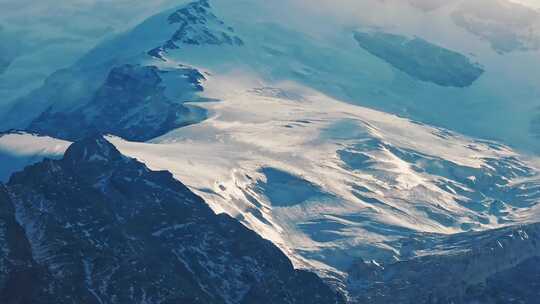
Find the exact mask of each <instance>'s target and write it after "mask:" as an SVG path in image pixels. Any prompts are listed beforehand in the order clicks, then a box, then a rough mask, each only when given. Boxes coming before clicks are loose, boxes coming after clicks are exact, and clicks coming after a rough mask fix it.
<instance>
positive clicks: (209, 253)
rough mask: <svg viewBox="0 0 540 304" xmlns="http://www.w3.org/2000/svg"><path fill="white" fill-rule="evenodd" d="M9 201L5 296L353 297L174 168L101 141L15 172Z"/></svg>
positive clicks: (102, 299) (3, 197) (19, 299)
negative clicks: (299, 265)
mask: <svg viewBox="0 0 540 304" xmlns="http://www.w3.org/2000/svg"><path fill="white" fill-rule="evenodd" d="M0 204H1V207H2V208H1V209H0V210H1V213H0V232H1V233H0V240H1V241H0V244H2V245H1V246H2V250H0V299H6V300H5V301H2V303H179V304H180V303H181V304H188V303H204V304H209V303H244V304H248V303H250V304H251V303H257V304H260V303H310V304H311V303H321V304H329V303H343V300H342V298H341V297H340V296H339V295H337V294H336V293H335V292H334V291H332V290H331V289H330V288H329V287H327V286H326V285H325V284H324V283H323V282H322V281H321V279H319V278H318V277H317V276H316V275H314V274H312V273H308V272H305V271H300V270H295V269H294V268H293V266H292V264H291V262H290V261H289V260H288V259H287V257H286V256H285V255H284V254H283V253H282V252H281V251H280V250H279V249H278V248H277V247H276V246H274V245H273V244H272V243H271V242H269V241H267V240H264V239H262V238H261V237H259V236H258V235H257V234H256V233H254V232H253V231H251V230H249V229H247V228H245V227H244V226H243V225H241V224H240V223H238V222H237V221H236V220H234V219H232V218H231V217H229V216H227V215H223V214H221V215H216V214H214V213H213V212H212V211H211V209H210V208H209V207H208V206H207V205H206V204H205V202H204V201H203V200H202V199H201V198H200V197H198V196H196V195H195V194H193V193H192V192H191V191H190V190H189V189H188V188H186V187H185V186H184V185H183V184H182V183H180V182H178V181H177V180H175V179H174V178H173V177H172V175H171V174H170V173H169V172H155V171H151V170H149V169H148V168H147V167H146V166H145V165H144V164H142V163H140V162H138V161H136V160H134V159H130V158H127V157H125V156H123V155H122V154H120V153H119V152H118V150H116V148H115V147H114V146H113V145H112V144H110V143H109V142H107V141H106V140H105V139H103V138H102V137H99V136H96V137H89V138H86V139H84V140H82V141H80V142H77V143H74V144H73V145H72V146H71V147H70V148H69V149H68V150H67V152H66V154H65V156H64V158H63V159H62V160H44V161H43V162H40V163H38V164H35V165H32V166H30V167H27V168H26V169H25V170H24V171H22V172H19V173H15V174H14V175H13V176H12V178H11V179H10V181H9V183H8V184H7V185H6V187H5V188H4V187H2V188H0ZM28 289H29V290H30V291H27V290H28Z"/></svg>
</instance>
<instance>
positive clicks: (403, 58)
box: [354, 32, 484, 87]
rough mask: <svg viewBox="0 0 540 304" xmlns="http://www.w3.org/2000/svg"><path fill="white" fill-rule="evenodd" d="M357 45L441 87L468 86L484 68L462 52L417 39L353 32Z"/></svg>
mask: <svg viewBox="0 0 540 304" xmlns="http://www.w3.org/2000/svg"><path fill="white" fill-rule="evenodd" d="M354 38H355V39H356V41H357V42H358V43H359V44H360V46H361V47H362V48H363V49H365V50H366V51H368V52H369V53H371V54H372V55H374V56H377V57H379V58H381V59H382V60H384V61H386V62H388V63H389V64H390V65H392V66H393V67H395V68H396V69H398V70H400V71H402V72H404V73H406V74H407V75H409V76H411V77H413V78H415V79H418V80H421V81H425V82H431V83H434V84H437V85H440V86H445V87H468V86H470V85H472V83H473V82H474V81H476V80H477V79H478V78H479V77H480V76H481V75H482V74H483V73H484V70H483V69H482V68H481V67H480V66H479V65H478V64H474V63H472V62H471V61H470V60H469V59H468V58H467V57H465V56H464V55H462V54H460V53H457V52H454V51H451V50H448V49H445V48H442V47H439V46H437V45H434V44H432V43H430V42H428V41H426V40H423V39H420V38H407V37H404V36H399V35H395V34H389V33H384V32H372V33H367V32H356V33H355V34H354Z"/></svg>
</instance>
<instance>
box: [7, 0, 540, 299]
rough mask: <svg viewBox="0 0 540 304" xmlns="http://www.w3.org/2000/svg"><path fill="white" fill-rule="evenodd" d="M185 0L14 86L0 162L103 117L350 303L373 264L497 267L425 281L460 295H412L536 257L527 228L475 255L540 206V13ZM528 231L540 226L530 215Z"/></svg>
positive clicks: (127, 146) (536, 215)
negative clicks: (22, 91)
mask: <svg viewBox="0 0 540 304" xmlns="http://www.w3.org/2000/svg"><path fill="white" fill-rule="evenodd" d="M180 2H182V3H181V4H180V5H179V6H178V7H177V8H174V9H171V10H167V11H165V12H163V13H160V14H158V15H155V16H153V17H150V18H149V19H147V20H146V21H144V22H143V23H141V24H140V25H138V26H136V27H135V28H133V29H132V30H130V31H128V32H126V33H124V34H122V35H119V36H118V37H116V38H114V39H111V40H108V41H105V42H103V43H102V44H101V45H99V46H98V47H97V48H95V49H93V50H92V51H90V52H89V53H88V54H87V55H86V56H84V57H83V58H82V59H81V60H80V61H79V62H77V63H76V64H75V65H73V66H72V67H70V68H68V69H64V70H60V71H58V72H56V73H54V74H53V75H51V76H50V77H49V78H48V79H47V81H46V82H45V84H44V85H43V86H42V87H41V88H39V89H38V90H36V91H34V92H32V93H31V94H29V95H28V96H26V97H24V98H21V99H20V100H19V101H18V102H17V103H16V104H15V106H14V107H13V108H12V109H11V110H10V111H9V112H8V113H7V114H6V116H5V117H4V119H3V121H2V123H1V124H2V126H3V127H4V128H5V129H8V128H18V129H23V130H26V132H27V133H25V132H9V133H6V134H5V135H3V136H1V137H0V157H2V158H4V159H9V160H10V164H9V165H6V166H2V172H0V173H1V176H2V178H7V176H9V175H10V174H11V173H13V172H14V171H17V170H19V169H22V167H23V166H24V165H26V164H29V163H33V162H36V161H39V160H40V159H42V158H43V157H48V156H49V155H51V156H53V157H60V155H61V154H62V151H63V150H64V149H65V148H66V147H67V145H68V144H69V143H68V142H67V141H74V140H79V139H81V138H85V137H87V136H88V135H91V134H92V133H95V132H97V133H102V134H110V136H108V137H107V139H108V140H109V141H110V142H112V143H113V144H114V145H115V146H116V148H118V149H119V150H120V151H121V152H122V153H123V154H125V155H128V156H131V157H135V158H137V159H138V160H139V161H141V162H144V163H145V164H146V165H147V166H148V167H149V168H151V169H153V170H168V171H171V172H172V174H173V175H174V177H176V178H177V179H178V180H181V181H182V182H183V183H185V184H186V186H187V187H189V188H190V189H191V190H192V191H193V192H195V193H196V194H198V195H200V196H201V197H202V198H204V200H205V202H206V203H208V204H209V205H210V207H211V208H212V209H213V210H214V211H215V212H216V213H227V214H229V215H230V216H232V217H234V218H236V219H238V220H239V221H241V222H242V223H243V224H244V225H245V226H247V227H248V228H251V229H253V230H254V231H256V232H257V233H259V234H260V235H261V236H263V237H264V238H266V239H269V240H271V241H272V242H273V243H275V244H276V245H278V246H279V247H280V248H281V249H282V250H283V251H284V252H285V253H286V254H287V255H288V256H289V258H290V259H291V260H292V261H293V263H294V264H295V266H296V267H300V268H308V269H310V270H314V271H316V272H317V273H318V274H319V275H321V276H322V277H324V278H325V279H326V280H327V282H330V283H331V284H333V286H334V287H336V288H337V289H338V290H339V291H341V292H343V293H344V294H345V295H347V296H348V297H349V299H350V300H351V301H359V302H360V303H363V302H364V301H366V299H367V298H369V299H371V300H372V301H373V302H372V303H384V302H385V301H386V300H387V299H388V297H393V294H392V290H387V289H384V288H383V289H381V287H380V286H379V285H377V284H375V283H374V282H372V281H373V280H375V281H376V282H379V280H381V277H383V278H384V280H388V281H387V283H388V286H394V287H395V290H402V289H403V290H404V289H407V288H408V289H407V292H414V291H415V289H416V288H417V287H418V286H421V285H423V284H425V283H426V282H425V281H423V280H422V276H425V275H431V276H433V279H434V280H436V277H437V276H440V275H441V273H440V272H437V271H440V270H441V269H447V268H445V267H450V268H451V267H454V266H456V267H458V266H459V267H461V266H462V265H473V266H474V267H472V266H471V267H472V268H467V271H469V272H470V273H473V272H475V271H477V270H478V271H479V270H486V269H489V268H490V267H492V266H493V265H495V264H500V265H503V266H504V267H503V266H501V268H500V271H495V272H492V271H491V270H490V271H484V272H481V271H479V273H478V276H477V277H474V278H473V279H471V280H470V281H467V282H466V284H464V285H460V286H459V288H458V287H457V286H454V285H455V284H454V283H455V282H453V281H443V282H441V285H440V286H433V288H431V290H439V289H440V290H443V289H445V288H446V287H448V288H450V287H452V288H454V289H445V290H446V291H445V292H451V291H452V290H454V291H455V292H456V293H455V294H453V295H456V296H458V298H456V299H452V298H448V297H444V296H443V295H442V294H440V293H439V294H437V295H435V297H433V296H432V295H430V294H429V293H428V294H423V295H422V296H425V297H424V298H423V299H424V302H423V303H447V302H448V301H453V300H455V301H461V302H463V303H467V302H466V301H475V300H478V297H481V296H482V295H484V294H485V293H486V292H489V290H493V289H496V288H497V287H498V286H499V285H497V284H498V283H496V284H495V283H494V285H493V284H492V285H489V284H487V285H485V286H484V285H483V287H485V288H487V289H481V288H480V289H475V290H476V291H478V292H477V293H472V294H470V293H465V292H464V290H465V289H466V288H469V287H471V288H476V287H478V286H477V285H476V284H480V283H485V282H488V281H489V282H492V281H490V280H499V279H500V278H502V277H504V276H505V275H508V276H515V272H516V271H520V270H519V269H521V268H520V267H531V268H532V269H536V268H534V267H538V256H540V251H539V248H538V247H537V246H536V245H534V246H529V243H527V242H526V245H524V246H525V247H526V248H527V251H524V252H522V251H521V249H522V248H524V247H522V243H520V242H508V243H504V242H503V243H504V244H502V243H501V244H502V245H504V246H502V247H504V248H508V249H504V250H503V251H504V252H502V253H500V252H496V254H494V255H493V256H491V258H490V259H488V258H486V259H485V263H484V261H483V259H484V255H485V254H486V252H488V253H489V250H488V251H485V248H493V246H492V245H493V244H495V243H496V241H499V239H500V238H501V237H502V236H501V233H502V234H505V233H507V232H508V233H510V232H512V235H515V236H519V237H521V239H522V240H525V239H527V238H524V237H522V236H523V234H521V233H520V232H519V231H521V230H520V229H522V227H521V226H518V228H515V227H513V226H515V225H524V224H528V223H533V222H538V221H539V219H540V209H539V208H540V207H538V202H539V196H540V178H539V177H538V173H539V169H540V167H539V166H540V162H539V160H538V158H537V157H536V156H535V154H534V153H535V152H537V151H538V147H540V145H539V144H538V142H537V136H538V133H539V132H538V130H537V129H538V125H539V123H538V120H539V119H538V115H539V112H538V106H539V105H538V100H539V99H538V97H539V96H540V87H539V86H538V84H537V82H536V81H537V79H538V76H540V72H539V71H540V56H539V55H540V51H539V47H540V46H539V45H538V41H539V37H540V25H539V24H538V23H537V20H540V18H537V17H539V16H540V12H538V11H536V10H534V9H531V8H527V7H525V6H521V5H518V4H515V3H510V2H508V1H503V0H497V1H489V4H488V3H487V1H483V0H475V1H462V0H455V1H427V0H409V1H397V0H388V1H380V0H366V1H360V2H354V3H353V2H352V1H343V3H340V4H343V5H338V4H337V3H336V2H335V1H320V2H319V3H317V4H318V5H309V4H310V2H308V1H301V0H298V1H284V0H283V1H282V0H277V1H272V2H266V1H241V0H232V1H219V0H214V1H208V0H198V1H194V2H188V1H180ZM486 7H489V9H485V8H486ZM248 12H249V13H248ZM299 12H302V14H303V15H302V18H299V17H298V16H299V15H298V14H299ZM321 17H325V18H326V19H324V20H325V21H326V22H324V24H322V23H321V22H320V21H318V20H320V18H321ZM426 24H427V25H429V26H426ZM32 132H33V133H32ZM34 133H35V134H34ZM21 143H24V144H22V146H23V147H24V149H25V151H22V150H20V149H21ZM23 152H24V153H23ZM11 160H13V162H11ZM508 226H512V227H509V228H507V227H508ZM497 229H503V230H497ZM505 229H506V230H505ZM523 230H524V231H528V232H527V235H530V240H532V241H531V242H536V240H537V238H538V236H537V234H536V232H535V231H537V228H536V226H534V225H531V226H525V228H523ZM478 231H479V232H478ZM501 231H502V232H501ZM529 232H530V233H529ZM481 239H488V240H495V241H493V242H491V241H490V242H486V243H483V242H480V241H479V240H481ZM476 242H479V243H480V244H481V246H479V247H478V248H480V249H478V250H477V249H476V247H475V248H472V247H474V246H473V245H474V244H475V243H476ZM490 246H491V247H490ZM471 248H472V249H471ZM506 250H508V252H507V251H506ZM456 252H459V253H460V255H458V256H457V257H456V256H455V253H456ZM464 252H465V253H464ZM470 252H472V253H470ZM462 253H463V254H462ZM479 256H480V257H479ZM478 261H480V262H478ZM439 264H444V267H443V268H437V267H435V266H436V265H439ZM423 265H429V266H430V267H426V269H425V271H417V270H418V268H422V267H423ZM433 265H435V266H433ZM524 265H525V266H524ZM431 266H433V267H431ZM464 267H465V266H464ZM411 269H412V270H414V271H413V272H414V273H412V274H410V273H409V272H408V271H409V270H411ZM412 270H411V271H412ZM504 271H507V272H504ZM388 273H390V275H388ZM409 274H410V275H411V277H408V275H409ZM531 275H534V273H532V274H531ZM404 280H405V281H408V282H411V284H410V285H402V284H401V283H403V281H404ZM366 281H368V283H366ZM497 282H498V281H497ZM532 282H533V283H534V282H535V281H534V280H533V281H532ZM445 284H446V285H445ZM452 284H454V285H452ZM490 284H491V283H490ZM449 286H450V287H449ZM486 286H487V287H486ZM527 286H529V285H527ZM534 286H535V285H534V284H533V285H531V288H533V287H534ZM464 288H465V289H464ZM489 288H492V289H489ZM486 290H487V291H486ZM505 292H508V293H507V294H506V295H507V296H508V295H511V296H514V297H516V298H520V297H521V298H523V299H531V298H533V295H531V294H528V293H527V294H524V293H523V292H522V291H521V289H513V290H510V291H508V290H506V291H505ZM512 292H513V293H512ZM371 295H377V297H372V296H371ZM378 296H381V298H378ZM469 296H470V297H469ZM475 297H477V298H475ZM490 300H494V301H495V300H497V299H496V298H494V299H490ZM410 301H411V299H410V298H409V297H405V298H404V299H403V301H402V303H409V302H410ZM444 301H447V302H444ZM464 301H465V302H464ZM461 302H460V303H461ZM448 303H450V302H448Z"/></svg>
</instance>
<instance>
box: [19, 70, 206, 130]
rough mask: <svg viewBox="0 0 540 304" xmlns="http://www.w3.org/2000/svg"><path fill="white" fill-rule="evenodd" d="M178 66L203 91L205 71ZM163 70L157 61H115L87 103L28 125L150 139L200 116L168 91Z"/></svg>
mask: <svg viewBox="0 0 540 304" xmlns="http://www.w3.org/2000/svg"><path fill="white" fill-rule="evenodd" d="M174 72H175V73H181V74H182V75H184V76H185V77H184V78H183V82H186V83H187V85H185V86H186V88H187V89H186V91H189V90H191V91H194V92H198V91H202V87H201V85H200V81H201V80H202V79H204V76H203V75H202V74H200V73H199V72H198V71H197V70H194V69H191V68H179V69H178V70H175V71H174ZM161 73H162V72H161V71H160V70H158V69H157V68H156V67H153V66H139V65H129V64H128V65H122V66H119V67H115V68H113V69H112V70H111V71H110V73H109V75H108V77H107V79H106V80H105V82H104V83H103V85H102V86H101V87H100V88H99V89H97V91H96V92H95V93H94V95H93V98H92V99H91V100H90V101H89V102H88V103H87V104H85V105H83V106H81V107H78V108H76V109H74V110H71V111H55V110H53V109H49V110H47V111H45V112H44V113H42V114H41V115H40V116H39V117H37V118H36V119H35V120H34V121H32V123H30V125H29V127H28V130H30V131H32V132H37V133H41V134H45V135H50V136H53V137H57V138H62V139H68V140H78V139H81V138H84V137H86V136H88V135H91V134H95V133H110V134H114V135H118V136H121V137H123V138H126V139H128V140H135V141H145V140H148V139H151V138H154V137H157V136H159V135H162V134H164V133H166V132H167V131H170V130H172V129H175V128H177V127H180V126H184V125H188V124H190V123H194V122H197V121H198V120H197V117H196V116H197V115H195V114H194V113H192V111H193V109H190V108H187V107H186V106H184V105H182V104H181V103H178V102H173V101H171V100H170V99H169V98H168V97H167V96H165V86H164V84H163V79H162V77H161ZM177 85H179V84H177Z"/></svg>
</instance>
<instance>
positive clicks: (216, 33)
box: [3, 0, 540, 151]
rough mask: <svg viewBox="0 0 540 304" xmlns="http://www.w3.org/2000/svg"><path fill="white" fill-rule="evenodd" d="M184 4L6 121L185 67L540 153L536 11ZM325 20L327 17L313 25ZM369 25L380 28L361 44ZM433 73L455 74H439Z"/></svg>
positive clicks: (496, 5)
mask: <svg viewBox="0 0 540 304" xmlns="http://www.w3.org/2000/svg"><path fill="white" fill-rule="evenodd" d="M180 2H182V1H180ZM183 2H185V3H187V7H186V6H185V5H184V4H180V5H179V7H178V8H175V9H172V10H168V11H165V12H163V13H161V14H158V15H156V16H154V17H151V18H149V19H148V20H146V21H145V22H143V23H142V24H140V25H139V26H137V27H135V28H134V29H133V30H131V31H128V32H126V33H125V34H123V35H120V36H119V37H117V38H115V39H111V40H109V41H107V42H104V43H102V44H101V45H100V46H98V47H97V48H96V49H94V50H93V51H91V52H90V53H89V54H88V55H87V56H85V57H84V58H83V59H81V60H80V61H79V63H78V64H76V65H74V66H73V67H72V68H70V69H68V70H65V71H62V72H58V73H55V75H53V76H51V77H50V78H49V79H48V80H47V82H46V84H45V86H43V87H42V88H41V89H39V90H37V91H36V92H34V93H33V94H30V95H29V96H27V97H24V98H22V99H21V100H19V102H17V103H16V104H15V108H13V109H12V111H11V112H10V113H9V114H8V115H7V116H6V118H5V119H3V127H4V128H26V127H27V126H28V124H29V123H30V122H31V121H32V120H33V119H35V118H36V117H37V116H39V115H40V114H41V113H43V112H44V111H46V110H47V109H49V107H50V106H53V108H54V109H64V107H68V106H69V107H72V106H76V105H81V104H84V103H85V102H86V101H87V98H88V97H87V96H89V95H90V96H91V95H92V94H93V93H94V92H95V91H96V90H97V89H98V88H99V86H100V85H101V84H103V82H104V81H105V79H106V78H107V75H108V74H109V72H110V70H111V69H112V68H113V67H115V66H117V65H122V64H140V65H144V66H147V65H150V66H157V67H158V68H165V69H171V68H174V67H175V66H176V65H177V64H185V65H187V66H191V67H196V68H199V69H201V70H204V71H208V72H210V73H214V74H216V75H217V74H224V73H231V72H236V73H238V74H243V75H246V76H247V75H250V74H255V75H256V76H258V77H259V78H262V79H264V80H265V81H267V82H270V83H273V84H274V83H279V82H281V81H293V82H296V83H300V84H302V85H304V86H307V87H309V88H312V89H315V90H317V91H319V92H321V93H324V94H326V95H329V96H332V97H334V98H336V99H339V100H342V101H345V102H348V103H352V104H357V105H363V106H368V107H371V108H375V109H378V110H383V111H385V112H390V113H394V114H397V115H400V116H404V117H408V118H412V119H414V120H418V121H422V122H424V123H428V124H432V125H435V126H439V127H445V128H447V129H452V130H455V131H459V132H460V133H463V134H466V135H470V136H475V137H480V138H489V139H494V140H499V141H502V142H504V143H506V144H511V145H514V146H516V147H519V148H520V149H523V150H527V151H536V150H537V147H538V142H537V133H538V132H537V129H538V128H537V125H538V124H537V121H538V115H539V113H538V96H539V94H540V93H539V92H538V86H537V85H536V83H537V82H536V79H538V77H539V76H540V75H539V73H540V72H538V71H540V66H539V65H540V62H539V61H540V60H539V58H540V56H539V50H538V41H539V39H540V28H539V27H540V25H539V24H538V23H537V20H540V18H538V16H539V15H540V12H538V11H536V10H534V9H531V8H528V7H525V6H521V5H519V4H515V3H511V2H508V1H504V0H497V1H487V2H489V3H487V2H486V1H483V0H475V1H460V0H455V1H445V2H441V3H439V4H438V5H434V4H435V3H434V4H429V5H427V4H426V3H431V1H422V0H417V1H410V3H408V2H404V1H378V0H366V1H361V2H355V3H352V4H351V3H350V2H348V1H343V4H342V5H337V4H336V3H334V2H333V1H320V3H318V4H319V5H308V4H307V3H305V2H304V1H301V0H296V1H284V2H283V1H282V2H280V1H273V2H272V3H267V2H263V1H250V2H246V1H240V0H234V1H226V2H225V1H212V2H207V1H202V2H193V3H191V4H189V2H187V1H183ZM486 7H489V8H490V9H489V10H485V9H483V8H486ZM246 11H249V12H251V13H250V14H245V13H244V12H246ZM344 11H345V12H344ZM300 12H301V13H302V18H300V17H299V15H298V14H300ZM322 17H324V18H325V19H324V20H326V22H325V23H324V24H321V23H320V22H316V20H317V18H322ZM426 24H428V25H429V26H426ZM372 33H379V34H378V35H371V36H368V37H371V39H370V40H369V41H370V43H369V44H366V43H365V41H364V43H359V41H358V39H357V38H358V37H365V36H366V34H372ZM355 37H356V39H355ZM388 37H393V38H391V39H390V38H388ZM392 39H393V40H394V41H393V42H392V41H391V40H392ZM399 40H405V41H412V43H411V44H410V47H408V48H407V50H408V51H406V52H404V51H403V50H402V51H399V49H397V48H391V47H389V48H388V49H393V51H392V52H393V53H391V52H388V53H384V52H382V53H380V54H377V53H376V52H374V49H375V46H377V45H379V46H381V47H384V46H385V45H387V46H391V45H392V43H394V44H396V43H399ZM413 54H414V55H413ZM434 58H437V60H436V62H435V60H431V61H429V62H431V64H430V65H426V62H428V61H426V59H434ZM415 60H416V61H415ZM422 60H424V63H422V62H421V61H422ZM411 64H412V65H415V64H419V65H420V66H423V68H422V70H419V71H421V75H420V74H417V75H415V74H413V73H410V72H407V68H406V66H407V65H409V66H410V65H411ZM458 66H459V68H458ZM480 69H481V70H482V71H483V72H482V73H479V71H480ZM441 71H447V73H450V72H451V73H452V74H448V75H447V76H446V80H445V79H444V78H443V79H442V80H441V79H439V80H437V79H436V77H444V76H442V75H444V72H441ZM200 72H202V71H200ZM430 78H431V79H430ZM448 79H453V81H450V82H449V80H448ZM441 84H442V85H441ZM456 84H457V85H456ZM59 86H61V87H62V88H63V90H58V87H59ZM463 86H464V87H463ZM81 99H82V100H81ZM13 117H17V119H15V118H13Z"/></svg>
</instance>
